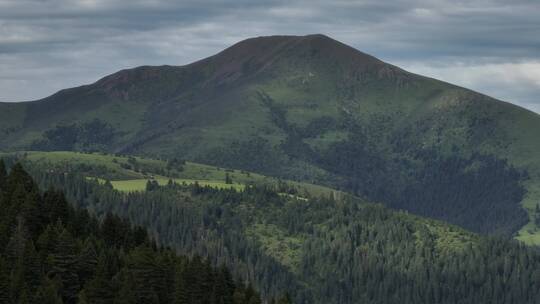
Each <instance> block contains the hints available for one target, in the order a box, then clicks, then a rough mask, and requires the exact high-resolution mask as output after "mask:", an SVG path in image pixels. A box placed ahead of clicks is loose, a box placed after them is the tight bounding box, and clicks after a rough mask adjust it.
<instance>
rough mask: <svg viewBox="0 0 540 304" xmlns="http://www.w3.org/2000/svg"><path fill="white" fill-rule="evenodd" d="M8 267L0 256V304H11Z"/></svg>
mask: <svg viewBox="0 0 540 304" xmlns="http://www.w3.org/2000/svg"><path fill="white" fill-rule="evenodd" d="M9 280H10V277H9V271H8V265H7V263H6V261H5V260H4V259H3V258H2V257H1V256H0V304H8V303H11V297H10V282H9Z"/></svg>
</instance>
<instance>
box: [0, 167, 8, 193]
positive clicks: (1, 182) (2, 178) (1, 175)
mask: <svg viewBox="0 0 540 304" xmlns="http://www.w3.org/2000/svg"><path fill="white" fill-rule="evenodd" d="M6 179H7V171H6V164H5V163H4V160H3V159H0V191H1V190H2V189H3V188H4V186H5V184H6Z"/></svg>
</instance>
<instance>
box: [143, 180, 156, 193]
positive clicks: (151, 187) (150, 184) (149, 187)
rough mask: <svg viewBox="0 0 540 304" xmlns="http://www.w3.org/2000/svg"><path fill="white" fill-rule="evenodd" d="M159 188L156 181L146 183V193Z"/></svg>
mask: <svg viewBox="0 0 540 304" xmlns="http://www.w3.org/2000/svg"><path fill="white" fill-rule="evenodd" d="M158 188H159V184H158V182H157V181H156V180H148V181H147V182H146V191H154V190H156V189H158Z"/></svg>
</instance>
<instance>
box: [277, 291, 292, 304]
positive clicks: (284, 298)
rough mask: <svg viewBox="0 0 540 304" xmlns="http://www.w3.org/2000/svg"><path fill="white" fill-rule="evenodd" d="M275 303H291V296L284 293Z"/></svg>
mask: <svg viewBox="0 0 540 304" xmlns="http://www.w3.org/2000/svg"><path fill="white" fill-rule="evenodd" d="M277 304H292V301H291V296H290V295H289V294H288V293H286V294H284V295H283V296H282V297H281V298H279V300H278V301H277Z"/></svg>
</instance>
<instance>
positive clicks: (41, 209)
mask: <svg viewBox="0 0 540 304" xmlns="http://www.w3.org/2000/svg"><path fill="white" fill-rule="evenodd" d="M0 210H2V213H1V214H0V303H39V304H44V303H45V304H46V303H51V304H56V303H111V304H117V303H141V304H142V303H144V304H146V303H156V304H157V303H186V304H188V303H189V304H191V303H200V304H214V303H216V304H218V303H219V304H225V303H230V304H240V303H241V304H244V303H245V304H256V303H262V300H261V297H260V294H259V293H258V292H257V291H256V290H255V289H254V288H253V287H252V285H251V284H246V283H245V282H246V281H245V280H240V279H235V278H234V277H233V275H232V274H231V273H230V271H229V270H228V268H226V267H225V266H221V267H213V266H212V264H211V263H210V261H209V260H208V259H203V258H201V257H200V256H198V255H194V256H193V257H188V256H178V255H177V254H176V252H175V251H173V250H171V249H167V248H164V247H159V246H157V245H156V243H155V241H153V240H151V239H150V238H149V237H148V234H147V232H146V229H144V228H142V227H140V226H136V227H135V226H132V225H131V224H130V223H129V222H128V221H126V220H123V219H121V218H119V217H118V216H115V215H111V214H106V215H105V216H104V219H103V220H102V221H98V219H97V218H96V217H94V216H92V215H90V214H89V212H88V211H86V209H81V208H74V207H72V206H71V205H70V204H68V202H67V200H66V198H65V197H64V194H63V193H62V192H60V191H56V190H48V191H46V192H44V193H40V191H39V188H38V185H37V184H36V183H35V182H34V180H33V179H32V178H31V177H30V175H28V174H27V173H26V172H25V170H23V168H22V166H21V165H19V164H17V165H15V166H13V168H12V169H11V170H10V172H9V174H7V173H6V170H5V166H4V163H3V162H1V161H0ZM278 303H290V302H289V299H288V296H285V297H282V298H281V299H280V300H279V301H278Z"/></svg>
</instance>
